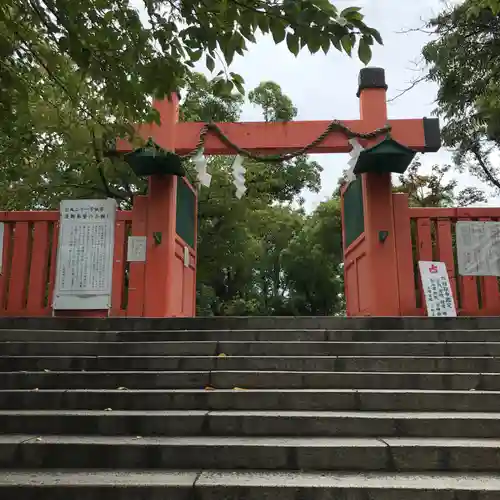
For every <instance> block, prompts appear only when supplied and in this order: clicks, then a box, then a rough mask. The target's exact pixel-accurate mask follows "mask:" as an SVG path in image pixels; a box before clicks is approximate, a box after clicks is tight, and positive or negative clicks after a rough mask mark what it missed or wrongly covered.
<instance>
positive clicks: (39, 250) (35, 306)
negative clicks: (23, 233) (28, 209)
mask: <svg viewBox="0 0 500 500" xmlns="http://www.w3.org/2000/svg"><path fill="white" fill-rule="evenodd" d="M33 230H34V234H33V247H32V252H31V266H30V275H29V285H28V303H27V311H26V312H27V314H28V315H29V316H40V315H43V314H44V313H45V310H46V309H47V308H46V306H45V290H46V286H47V279H48V266H49V222H47V221H42V222H36V223H35V224H34V228H33ZM26 264H27V263H26Z"/></svg>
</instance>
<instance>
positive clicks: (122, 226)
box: [110, 221, 127, 316]
mask: <svg viewBox="0 0 500 500" xmlns="http://www.w3.org/2000/svg"><path fill="white" fill-rule="evenodd" d="M126 228H127V225H126V223H125V222H123V221H121V222H117V223H116V224H115V245H114V252H113V276H112V285H111V311H110V314H111V316H121V315H122V299H123V287H124V279H125V265H126V260H125V259H126V255H125V248H126V244H127V242H126V236H127V235H126Z"/></svg>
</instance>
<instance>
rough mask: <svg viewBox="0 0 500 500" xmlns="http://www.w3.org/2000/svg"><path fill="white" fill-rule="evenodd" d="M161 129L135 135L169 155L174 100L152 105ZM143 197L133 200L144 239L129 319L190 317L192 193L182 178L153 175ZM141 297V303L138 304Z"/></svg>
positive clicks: (174, 96) (193, 284)
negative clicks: (138, 287) (157, 114)
mask: <svg viewBox="0 0 500 500" xmlns="http://www.w3.org/2000/svg"><path fill="white" fill-rule="evenodd" d="M153 105H154V107H155V108H156V110H157V111H158V112H159V114H160V118H161V125H157V124H145V125H142V126H141V129H140V130H141V135H142V136H143V137H151V138H152V139H153V140H154V141H155V142H156V143H157V144H159V145H161V147H162V148H165V149H168V150H171V151H174V150H175V147H176V138H177V134H176V131H177V125H178V124H177V122H178V118H179V96H178V95H177V93H173V94H171V95H170V96H169V98H167V99H163V100H161V101H154V103H153ZM148 182H149V189H148V194H147V195H146V196H136V197H135V198H134V211H133V214H134V217H136V218H137V221H136V223H135V224H134V222H135V221H133V224H132V226H133V228H134V227H136V228H137V227H138V228H139V231H140V234H139V233H134V236H146V255H147V258H146V262H145V264H144V265H141V266H138V265H137V264H135V263H133V264H131V270H130V272H131V273H134V272H135V273H142V275H141V276H140V278H141V279H138V280H136V281H140V282H141V283H142V287H141V288H142V290H139V289H134V290H131V291H130V293H131V294H137V296H138V298H139V300H136V301H133V303H134V304H139V306H137V310H133V311H130V312H129V314H130V315H135V316H145V317H148V318H166V317H182V316H188V317H192V316H194V315H195V310H196V238H197V220H196V219H197V192H196V189H195V188H194V187H193V186H192V185H191V184H190V183H189V182H188V180H187V179H186V178H182V177H177V176H175V175H153V176H151V177H150V178H149V179H148ZM140 298H142V300H140Z"/></svg>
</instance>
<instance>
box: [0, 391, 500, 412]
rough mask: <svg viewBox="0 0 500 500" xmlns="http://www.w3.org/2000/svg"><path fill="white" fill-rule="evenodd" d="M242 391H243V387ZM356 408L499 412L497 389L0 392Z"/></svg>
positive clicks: (205, 404)
mask: <svg viewBox="0 0 500 500" xmlns="http://www.w3.org/2000/svg"><path fill="white" fill-rule="evenodd" d="M242 389H243V390H242ZM54 408H60V409H68V410H87V409H94V410H99V409H100V410H105V409H107V408H111V409H113V410H292V411H320V410H360V411H477V412H500V391H431V390H425V391H424V390H416V389H404V390H398V389H387V390H383V389H378V390H375V389H358V390H354V389H274V390H272V389H259V390H257V389H254V390H251V389H250V390H244V388H237V389H235V390H227V389H219V390H202V389H200V390H198V389H182V390H181V389H178V390H168V389H161V390H108V389H106V390H97V389H94V390H76V389H72V390H0V409H6V410H12V409H18V410H34V409H38V410H51V409H54Z"/></svg>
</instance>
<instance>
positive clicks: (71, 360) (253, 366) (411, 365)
mask: <svg viewBox="0 0 500 500" xmlns="http://www.w3.org/2000/svg"><path fill="white" fill-rule="evenodd" d="M224 354H225V353H224ZM43 370H50V371H128V370H131V371H169V370H173V371H211V370H215V371H270V370H271V371H274V370H277V371H306V372H313V371H324V372H328V371H330V372H363V371H365V372H414V373H418V372H425V373H430V372H441V373H444V372H452V373H500V357H498V358H495V357H431V356H426V357H415V356H412V357H409V356H407V357H402V356H283V357H276V356H264V357H259V356H227V355H226V356H224V357H219V356H64V355H62V356H0V372H12V371H43Z"/></svg>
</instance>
